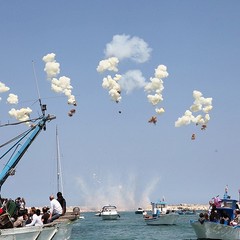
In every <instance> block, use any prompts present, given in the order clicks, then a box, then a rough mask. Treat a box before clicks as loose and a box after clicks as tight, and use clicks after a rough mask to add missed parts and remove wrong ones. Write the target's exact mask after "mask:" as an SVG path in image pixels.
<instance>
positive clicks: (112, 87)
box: [102, 74, 122, 102]
mask: <svg viewBox="0 0 240 240" xmlns="http://www.w3.org/2000/svg"><path fill="white" fill-rule="evenodd" d="M121 77H122V76H121V75H120V74H116V75H115V77H113V78H112V77H111V76H110V75H108V76H107V77H105V78H103V82H102V87H103V88H105V89H108V90H109V91H108V93H109V95H110V97H111V99H112V100H113V101H115V102H119V101H120V100H121V99H122V97H121V86H120V84H119V83H118V81H119V80H120V79H121Z"/></svg>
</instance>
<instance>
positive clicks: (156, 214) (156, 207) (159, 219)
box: [144, 200, 179, 225]
mask: <svg viewBox="0 0 240 240" xmlns="http://www.w3.org/2000/svg"><path fill="white" fill-rule="evenodd" d="M151 205H152V215H148V214H146V215H144V221H145V223H146V224H147V225H174V224H176V222H177V219H178V217H179V214H178V213H177V212H175V211H174V210H169V209H167V202H165V201H164V200H163V201H158V202H151Z"/></svg>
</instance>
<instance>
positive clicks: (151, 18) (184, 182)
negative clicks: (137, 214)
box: [0, 0, 240, 210]
mask: <svg viewBox="0 0 240 240" xmlns="http://www.w3.org/2000/svg"><path fill="white" fill-rule="evenodd" d="M239 12H240V2H239V1H238V0H231V1H227V0H211V1H195V0H182V1H178V0H171V1H169V0H130V1H129V0H121V1H112V0H111V1H110V0H104V1H98V0H88V1H78V0H72V1H64V0H52V1H47V0H42V1H30V0H24V1H19V0H9V1H0V36H1V37H0V98H1V100H0V124H1V128H0V140H1V143H0V144H1V145H3V144H4V143H5V142H7V141H9V140H10V139H12V138H13V137H15V136H16V135H19V134H20V133H22V132H23V131H26V130H27V129H29V127H30V126H29V124H26V123H23V124H19V125H7V124H11V123H16V122H19V120H18V119H17V117H18V115H17V114H19V113H21V112H22V111H24V113H26V114H25V115H24V116H23V118H22V119H21V120H26V119H28V118H29V119H34V118H37V117H39V116H41V109H40V106H39V99H40V100H41V102H42V103H43V104H46V105H47V111H46V113H47V114H51V115H54V116H56V119H55V120H53V121H51V122H48V123H47V126H46V131H42V132H41V133H40V135H39V136H38V137H37V138H36V139H35V141H34V142H33V144H32V145H31V147H30V148H29V149H28V151H27V152H26V153H25V155H24V156H23V158H22V159H21V161H20V162H19V164H18V165H17V167H16V174H15V175H14V176H11V177H9V178H8V179H7V181H6V182H5V183H4V185H3V186H2V189H1V195H2V197H9V198H12V199H15V198H17V197H19V196H20V197H24V198H25V200H26V203H27V206H43V205H49V198H48V197H49V195H51V194H52V193H53V194H56V193H57V186H56V179H57V176H56V175H57V170H56V162H57V153H56V151H57V150H56V128H57V129H58V136H59V146H60V147H59V149H60V159H61V168H62V177H63V195H64V197H65V198H66V201H67V205H68V206H75V205H77V206H80V207H81V208H82V209H97V210H98V209H100V208H101V207H102V206H103V205H106V204H114V205H116V206H117V207H118V208H119V209H120V210H135V209H137V208H138V207H145V206H148V205H149V203H150V202H154V201H157V200H160V199H162V198H163V197H164V198H165V200H166V201H167V202H168V203H169V204H181V203H196V204H197V203H199V204H207V203H208V201H209V200H210V199H211V198H212V197H214V196H216V195H220V196H222V195H223V194H224V189H225V186H226V185H228V189H229V195H231V196H232V197H233V198H236V199H238V198H239V193H238V191H239V189H240V181H239V170H238V167H237V166H238V164H239V156H240V148H239V145H240V140H239V136H238V133H239V130H240V124H239V122H240V108H239V107H238V104H239V102H240V94H239V89H240V79H239V64H240V28H239V25H240V15H239ZM21 109H22V110H21ZM156 109H157V111H156ZM8 147H9V146H6V147H1V155H3V154H4V153H5V151H6V150H7V149H8ZM6 160H8V158H7V159H1V161H0V167H1V168H2V167H3V166H4V164H5V163H6Z"/></svg>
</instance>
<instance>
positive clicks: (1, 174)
mask: <svg viewBox="0 0 240 240" xmlns="http://www.w3.org/2000/svg"><path fill="white" fill-rule="evenodd" d="M41 108H42V113H43V114H42V116H40V117H39V118H38V119H36V121H37V123H36V124H35V125H32V126H31V128H30V129H29V130H28V131H26V132H24V133H23V134H21V135H19V136H18V140H16V142H15V143H14V144H13V145H12V146H11V147H10V148H9V149H8V150H7V151H6V152H5V153H4V154H3V155H2V156H1V157H0V159H2V158H3V157H6V156H7V154H8V153H10V152H11V151H13V153H12V154H11V156H10V158H9V160H8V161H7V164H6V165H5V166H4V168H3V169H2V171H0V190H1V188H2V186H3V184H4V183H5V181H6V180H7V179H8V177H9V176H11V175H14V173H15V167H16V166H17V164H18V163H19V161H20V160H21V159H22V157H23V156H24V154H25V153H26V151H27V149H28V148H29V147H30V146H31V144H32V143H33V142H34V140H35V139H36V137H37V136H38V135H39V134H40V132H41V131H42V130H46V124H47V123H49V122H51V121H52V120H54V119H55V118H56V117H55V116H53V115H49V114H48V115H45V110H46V106H45V105H41ZM15 139H17V138H15ZM9 142H11V141H8V143H9ZM14 207H16V206H14V201H12V200H7V202H6V201H4V203H2V205H1V208H0V240H6V239H16V240H20V239H21V240H22V239H24V240H36V239H38V240H64V239H70V236H71V231H72V227H73V223H74V222H75V221H76V220H77V219H79V215H80V209H79V208H78V207H75V208H73V211H72V212H71V213H68V214H66V215H64V216H61V217H60V218H59V219H57V220H55V221H53V222H52V223H49V224H45V225H43V226H31V227H18V228H13V223H12V219H11V217H12V215H11V213H13V210H14V209H13V208H14Z"/></svg>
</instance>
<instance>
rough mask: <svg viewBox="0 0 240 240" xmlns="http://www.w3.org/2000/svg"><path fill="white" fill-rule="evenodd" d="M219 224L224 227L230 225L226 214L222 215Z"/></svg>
mask: <svg viewBox="0 0 240 240" xmlns="http://www.w3.org/2000/svg"><path fill="white" fill-rule="evenodd" d="M220 223H221V224H224V225H229V224H230V218H229V216H228V215H227V213H226V212H223V213H222V217H221V218H220Z"/></svg>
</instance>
